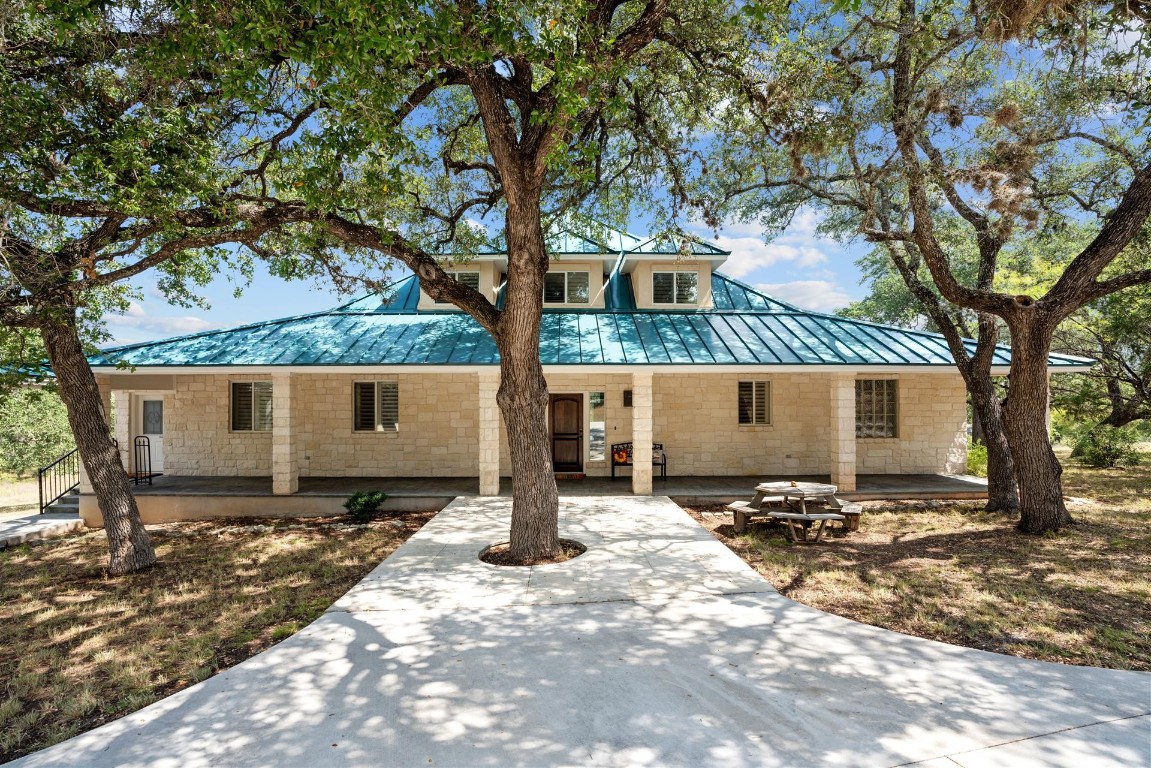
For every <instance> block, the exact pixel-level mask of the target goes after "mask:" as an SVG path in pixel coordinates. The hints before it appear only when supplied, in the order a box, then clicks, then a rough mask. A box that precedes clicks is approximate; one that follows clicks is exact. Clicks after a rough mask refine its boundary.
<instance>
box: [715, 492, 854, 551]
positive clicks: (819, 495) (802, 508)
mask: <svg viewBox="0 0 1151 768" xmlns="http://www.w3.org/2000/svg"><path fill="white" fill-rule="evenodd" d="M837 490H839V489H838V488H837V487H836V486H834V485H831V484H830V483H809V482H800V481H781V482H772V483H760V484H759V485H757V486H756V487H755V498H754V499H752V501H751V502H750V503H749V502H736V503H734V504H729V505H728V509H730V510H732V513H733V515H734V518H735V531H736V533H743V532H744V531H745V530H746V529H747V523H748V520H749V519H750V518H751V517H759V516H762V517H768V518H772V519H775V520H781V521H783V522H784V523H785V524H786V525H787V534H788V537H789V538H791V540H792V541H796V542H798V541H807V530H808V528H810V527H811V525H812V524H813V523H818V527H817V528H816V530H815V541H816V542H817V543H818V542H819V540H820V539H821V538H822V537H823V529H824V526H826V525H827V521H828V520H844V519H845V518H844V515H842V514H839V513H838V512H814V513H809V512H808V511H807V500H808V499H812V500H821V501H823V503H824V504H826V505H828V506H833V505H836V504H837V503H838V502H836V500H835V492H836V491H837ZM793 500H794V501H793ZM767 501H781V502H782V503H783V504H784V509H780V510H775V509H766V510H765V509H764V508H763V504H764V502H767ZM785 510H790V511H785ZM800 531H802V537H801V536H800V535H799V532H800Z"/></svg>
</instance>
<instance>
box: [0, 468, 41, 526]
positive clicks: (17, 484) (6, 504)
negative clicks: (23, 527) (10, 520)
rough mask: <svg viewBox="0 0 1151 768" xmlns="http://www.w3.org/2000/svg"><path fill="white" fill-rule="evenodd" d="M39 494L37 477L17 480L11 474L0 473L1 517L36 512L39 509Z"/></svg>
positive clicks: (19, 515)
mask: <svg viewBox="0 0 1151 768" xmlns="http://www.w3.org/2000/svg"><path fill="white" fill-rule="evenodd" d="M38 494H39V491H38V489H37V485H36V479H35V478H33V479H31V480H17V479H16V478H15V477H13V476H11V475H0V519H3V518H6V517H22V516H24V515H29V514H35V513H36V512H38V511H39V509H38V505H39V503H40V497H39V495H38Z"/></svg>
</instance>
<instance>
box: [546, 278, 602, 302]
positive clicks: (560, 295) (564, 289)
mask: <svg viewBox="0 0 1151 768" xmlns="http://www.w3.org/2000/svg"><path fill="white" fill-rule="evenodd" d="M588 277H589V276H588V273H587V272H575V271H572V272H548V273H547V274H546V275H544V304H587V303H588V302H589V301H591V291H590V290H589V282H590V281H589V279H588Z"/></svg>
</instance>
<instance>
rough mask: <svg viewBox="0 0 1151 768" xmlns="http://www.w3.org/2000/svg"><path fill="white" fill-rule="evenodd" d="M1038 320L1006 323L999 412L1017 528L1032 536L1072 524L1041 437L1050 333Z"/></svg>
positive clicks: (1055, 463)
mask: <svg viewBox="0 0 1151 768" xmlns="http://www.w3.org/2000/svg"><path fill="white" fill-rule="evenodd" d="M1038 319H1039V318H1037V317H1036V316H1035V314H1034V312H1029V313H1024V314H1023V315H1021V316H1017V317H1015V318H1012V319H1011V320H1010V321H1009V323H1010V325H1011V377H1010V379H1009V384H1008V389H1007V403H1006V405H1005V406H1004V409H1003V417H1004V426H1005V427H1006V428H1007V439H1008V442H1009V443H1010V446H1011V456H1012V458H1013V459H1014V460H1015V477H1016V480H1017V481H1018V483H1019V506H1020V519H1019V530H1020V531H1022V532H1024V533H1034V534H1037V533H1047V532H1049V531H1057V530H1059V529H1060V528H1062V527H1063V526H1064V525H1068V524H1070V523H1072V522H1074V521H1073V520H1072V519H1071V515H1070V514H1069V513H1068V512H1067V506H1066V505H1065V504H1064V503H1063V484H1062V482H1061V481H1060V476H1061V475H1062V474H1063V466H1062V465H1061V464H1060V463H1059V459H1057V458H1056V457H1055V452H1054V451H1053V450H1051V439H1050V437H1049V435H1048V434H1047V397H1048V381H1047V357H1048V354H1049V352H1050V349H1051V331H1050V330H1048V329H1045V328H1043V327H1042V325H1041V324H1040V323H1039V322H1038Z"/></svg>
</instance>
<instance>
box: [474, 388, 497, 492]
mask: <svg viewBox="0 0 1151 768" xmlns="http://www.w3.org/2000/svg"><path fill="white" fill-rule="evenodd" d="M476 378H477V380H478V386H479V409H480V412H479V429H480V434H479V451H480V456H479V472H480V495H481V496H498V495H499V493H500V405H499V403H498V402H496V393H497V392H498V391H499V388H500V372H499V369H498V368H497V369H494V370H490V371H488V370H483V371H480V372H479V373H477V374H476Z"/></svg>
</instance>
